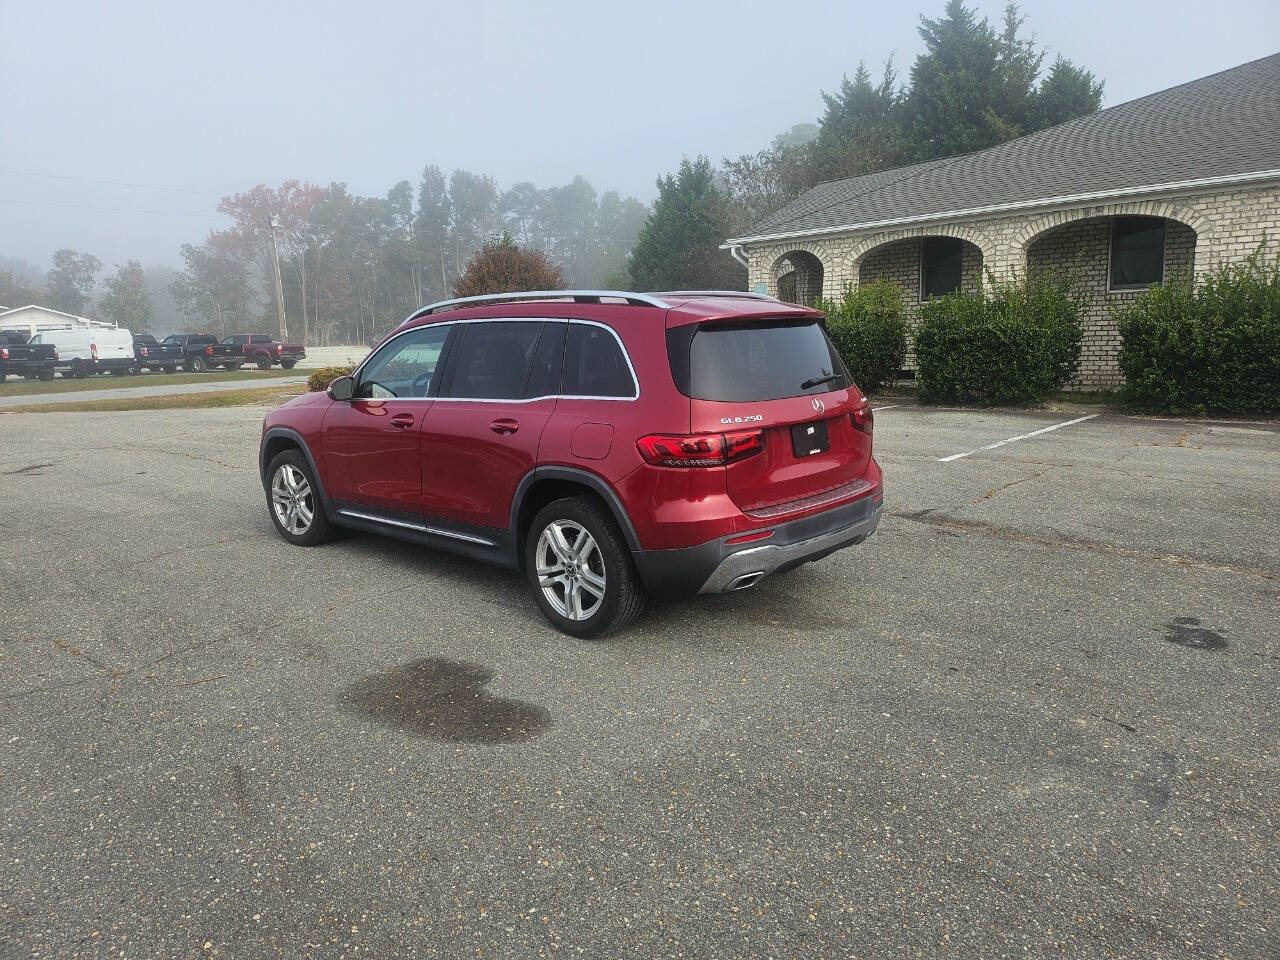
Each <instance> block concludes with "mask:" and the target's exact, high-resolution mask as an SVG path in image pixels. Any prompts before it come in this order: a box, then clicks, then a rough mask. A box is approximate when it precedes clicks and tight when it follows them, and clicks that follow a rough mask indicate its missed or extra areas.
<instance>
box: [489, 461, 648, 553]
mask: <svg viewBox="0 0 1280 960" xmlns="http://www.w3.org/2000/svg"><path fill="white" fill-rule="evenodd" d="M539 480H572V481H574V482H575V483H581V484H582V485H583V486H586V487H590V488H591V490H592V491H594V492H595V493H597V494H599V495H600V498H601V499H602V500H604V502H605V504H606V505H607V506H608V508H609V512H610V513H612V514H613V518H614V520H616V521H617V522H618V526H619V527H621V528H622V536H623V537H624V538H625V539H626V541H627V548H628V549H630V550H631V551H632V552H635V551H637V550H640V549H642V548H641V546H640V538H639V537H637V536H636V528H635V526H634V525H633V524H632V523H631V517H630V516H629V515H628V514H627V508H626V507H624V506H623V505H622V500H621V499H619V497H618V495H617V494H616V493H615V492H614V490H613V488H612V487H611V486H609V484H608V483H607V482H606V481H605V480H604V478H603V477H601V476H600V475H599V474H596V473H592V472H591V471H590V470H583V469H582V468H580V467H559V466H547V467H534V468H533V469H532V470H530V471H529V472H528V473H526V474H525V475H524V476H523V477H522V478H521V480H520V483H519V484H518V485H517V486H516V493H515V496H514V497H513V498H512V500H511V530H512V532H515V533H519V522H520V508H521V507H522V506H523V505H524V498H525V497H526V496H527V495H528V493H529V488H530V487H532V486H533V485H534V484H535V483H537V482H538V481H539Z"/></svg>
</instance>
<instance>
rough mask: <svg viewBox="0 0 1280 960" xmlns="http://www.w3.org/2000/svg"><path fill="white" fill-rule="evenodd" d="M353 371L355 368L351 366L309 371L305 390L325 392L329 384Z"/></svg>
mask: <svg viewBox="0 0 1280 960" xmlns="http://www.w3.org/2000/svg"><path fill="white" fill-rule="evenodd" d="M354 369H355V366H354V365H352V364H348V365H346V366H343V367H320V368H319V369H318V370H313V371H311V376H309V377H307V389H308V390H312V391H315V390H327V389H328V387H329V384H331V383H333V381H335V380H337V379H338V378H339V377H345V376H346V375H347V374H349V373H350V372H351V371H352V370H354Z"/></svg>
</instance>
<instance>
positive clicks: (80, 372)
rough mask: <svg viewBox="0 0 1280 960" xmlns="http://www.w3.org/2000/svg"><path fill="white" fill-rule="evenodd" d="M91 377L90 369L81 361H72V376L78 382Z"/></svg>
mask: <svg viewBox="0 0 1280 960" xmlns="http://www.w3.org/2000/svg"><path fill="white" fill-rule="evenodd" d="M88 375H89V371H88V369H86V367H85V365H84V364H83V363H81V362H80V361H79V360H72V361H71V376H72V377H74V378H75V379H77V380H83V379H84V378H85V377H87V376H88Z"/></svg>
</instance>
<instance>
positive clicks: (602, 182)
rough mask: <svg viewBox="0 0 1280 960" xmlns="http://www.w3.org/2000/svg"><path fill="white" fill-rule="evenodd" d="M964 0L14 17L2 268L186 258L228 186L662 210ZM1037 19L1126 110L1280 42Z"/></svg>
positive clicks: (1140, 19)
mask: <svg viewBox="0 0 1280 960" xmlns="http://www.w3.org/2000/svg"><path fill="white" fill-rule="evenodd" d="M943 3H944V0H916V3H906V4H901V3H887V2H884V0H877V2H874V3H870V2H843V3H805V2H800V3H790V4H788V3H782V4H780V3H778V2H777V0H770V2H754V0H735V2H731V3H730V2H725V3H719V2H714V3H713V2H709V0H705V2H704V0H697V2H695V0H684V2H668V0H642V2H640V3H635V2H632V3H626V4H619V5H618V6H617V7H616V8H614V7H611V5H610V4H609V3H607V2H600V0H596V2H591V3H586V2H576V0H575V2H568V0H566V2H554V0H547V2H543V3H534V2H528V0H467V2H464V3H450V4H441V3H433V2H423V0H402V2H386V0H359V2H346V3H328V2H324V0H310V2H305V3H294V2H284V0H275V2H270V3H266V2H262V0H255V2H249V3H246V2H239V0H220V2H217V3H201V4H194V3H186V2H176V3H174V2H156V3H135V2H129V0H112V2H109V3H102V2H96V0H95V2H92V3H64V2H57V0H27V2H21V3H19V2H14V0H0V36H3V37H4V38H5V44H4V53H3V55H2V56H0V90H3V101H4V105H5V108H4V111H3V114H2V116H3V122H0V255H7V256H15V257H21V258H23V259H26V260H29V261H32V262H33V263H36V264H37V265H39V266H41V267H42V268H43V267H44V266H45V265H47V262H48V258H49V256H50V254H51V253H52V252H53V250H55V249H56V248H58V247H63V246H69V247H73V248H76V249H78V250H83V251H87V252H90V253H94V254H96V255H97V256H98V257H99V258H101V259H102V260H103V262H104V263H105V264H106V265H107V268H108V269H112V268H113V266H114V265H115V264H117V263H120V262H123V261H124V260H126V259H128V258H130V257H133V258H138V259H141V260H142V261H143V262H144V263H146V264H155V263H165V264H172V265H175V266H176V265H179V264H180V257H179V253H178V247H179V245H180V244H181V243H183V242H185V241H199V240H201V239H202V238H203V237H204V236H205V234H206V233H207V232H208V231H209V229H210V228H213V227H217V226H219V225H220V224H221V220H220V218H219V217H218V216H217V215H216V213H214V212H213V210H214V207H215V206H216V204H217V201H218V197H219V196H221V195H222V194H225V193H229V192H234V191H240V190H244V189H247V188H249V187H252V186H253V185H254V184H257V183H267V184H273V185H274V184H278V183H279V182H280V181H282V180H285V179H288V178H298V179H302V180H309V181H312V182H315V183H319V184H327V183H329V182H330V181H334V180H337V181H343V182H345V183H347V184H348V186H349V187H350V188H351V189H352V190H353V191H355V192H357V193H363V194H376V195H382V194H384V193H385V192H386V191H387V189H388V188H389V187H390V186H391V185H392V184H394V183H395V182H396V181H398V180H401V179H408V180H410V181H412V182H414V183H415V185H416V182H417V179H418V175H419V173H420V171H421V169H422V167H423V165H424V164H427V163H435V164H438V165H439V166H440V167H442V168H443V169H445V170H446V171H449V170H451V169H453V168H454V167H465V168H467V169H470V170H473V171H476V172H479V173H488V174H490V175H492V176H494V177H496V178H497V179H498V182H499V186H501V187H506V186H509V185H510V184H511V183H513V182H515V181H517V180H532V181H534V182H535V183H537V184H538V185H539V186H549V185H552V184H559V183H564V182H566V181H568V180H569V179H571V178H572V177H573V176H574V175H575V174H579V173H580V174H583V175H584V176H586V177H587V178H588V179H589V180H591V182H592V183H593V184H594V185H595V187H596V189H597V191H599V192H603V191H605V190H607V189H616V190H619V191H621V192H623V193H624V194H626V193H630V194H633V195H635V196H637V197H639V198H640V199H642V200H645V201H648V200H651V199H652V197H653V194H654V192H655V191H654V187H653V181H654V178H655V177H657V176H658V175H660V174H662V173H663V172H665V171H668V170H670V169H672V168H673V167H674V166H675V165H676V164H678V163H679V161H680V158H681V156H683V155H696V154H698V153H705V154H707V155H708V156H710V157H711V158H712V159H713V160H719V159H720V158H721V157H724V156H726V155H734V156H736V155H738V154H740V153H746V152H754V151H756V150H758V149H760V148H762V147H764V146H766V145H767V144H768V142H769V140H770V139H771V138H772V137H773V136H774V134H776V133H778V132H780V131H783V130H786V129H787V128H789V127H790V126H791V125H792V124H794V123H798V122H801V121H806V120H813V119H816V117H817V115H818V113H819V111H820V108H821V99H820V96H819V91H820V90H822V89H827V90H830V89H833V88H834V87H835V86H836V85H838V83H839V82H840V76H841V74H842V73H846V72H848V73H852V71H853V69H854V67H855V66H856V64H857V62H858V61H859V60H866V61H868V62H869V63H871V64H873V65H878V64H879V63H881V62H882V61H883V60H884V59H885V58H886V57H888V56H890V55H893V56H894V57H895V58H896V60H897V62H898V64H899V66H900V68H901V74H902V76H903V78H904V79H905V75H906V73H907V71H908V70H909V68H910V65H911V61H912V60H913V58H914V57H915V55H916V53H917V52H918V51H919V50H920V40H919V37H918V35H917V33H916V27H917V24H918V15H919V13H925V14H927V15H929V16H931V17H935V16H938V15H939V14H940V13H941V11H942V7H943ZM976 6H978V7H979V8H980V9H981V10H982V11H983V12H985V13H986V14H988V15H989V16H991V17H992V19H993V20H998V19H999V16H1000V13H1001V10H1002V9H1003V4H1001V3H998V2H987V0H984V2H980V3H977V4H976ZM1022 6H1023V11H1024V13H1025V14H1026V16H1027V28H1028V29H1029V30H1030V31H1032V32H1034V33H1035V35H1036V37H1037V39H1038V40H1039V42H1040V43H1042V44H1043V45H1044V46H1046V47H1047V48H1048V49H1049V51H1050V59H1052V57H1053V56H1054V55H1056V54H1058V53H1061V54H1063V55H1064V56H1066V57H1068V58H1069V59H1071V60H1073V61H1075V62H1076V63H1077V64H1080V65H1082V66H1084V67H1087V68H1088V69H1090V70H1092V71H1094V73H1096V74H1097V75H1098V76H1099V77H1101V78H1102V79H1104V80H1105V81H1106V100H1105V104H1106V105H1112V104H1116V103H1121V102H1123V101H1125V100H1129V99H1132V98H1134V97H1137V96H1142V95H1143V94H1147V93H1151V92H1153V91H1156V90H1159V89H1162V88H1164V87H1168V86H1171V85H1173V84H1177V83H1181V82H1184V81H1187V80H1192V79H1195V78H1196V77H1200V76H1203V75H1205V74H1208V73H1213V72H1214V71H1217V70H1221V69H1224V68H1226V67H1230V66H1234V65H1236V64H1239V63H1243V62H1245V61H1248V60H1252V59H1255V58H1257V57H1260V56H1265V55H1267V54H1270V53H1274V52H1276V50H1277V49H1280V4H1278V3H1276V2H1275V0H1235V2H1231V0H1228V2H1218V3H1205V2H1204V0H1195V2H1188V0H1139V2H1124V0H1071V2H1050V0H1027V2H1025V3H1024V4H1023V5H1022ZM55 175H56V176H55ZM61 178H68V179H61ZM71 178H83V180H78V179H71ZM85 180H88V181H116V182H117V183H119V184H134V185H142V186H122V185H116V184H109V183H94V182H84V181H85ZM144 187H151V188H155V187H166V188H170V189H164V190H162V189H145V188H144Z"/></svg>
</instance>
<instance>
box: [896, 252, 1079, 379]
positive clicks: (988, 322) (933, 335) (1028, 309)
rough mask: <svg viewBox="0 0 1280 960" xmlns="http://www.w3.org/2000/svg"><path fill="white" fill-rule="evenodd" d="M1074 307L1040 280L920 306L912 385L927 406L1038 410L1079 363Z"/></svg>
mask: <svg viewBox="0 0 1280 960" xmlns="http://www.w3.org/2000/svg"><path fill="white" fill-rule="evenodd" d="M1083 335H1084V332H1083V330H1082V328H1081V325H1080V305H1079V303H1077V302H1076V300H1075V299H1074V298H1073V297H1072V296H1071V294H1070V292H1069V290H1068V287H1067V285H1066V284H1065V283H1063V282H1061V281H1058V280H1055V279H1052V278H1048V277H1043V278H1039V279H1036V280H1031V281H1022V282H1017V283H1004V284H994V285H992V286H990V287H986V288H983V289H981V290H979V291H978V292H976V293H970V292H963V291H962V292H959V293H952V294H948V295H947V296H944V297H937V298H935V299H932V300H929V301H927V302H925V303H923V304H921V306H920V324H919V326H918V327H917V328H916V333H915V352H916V364H917V371H916V379H917V382H918V384H919V388H920V399H921V400H922V401H923V402H925V403H1039V402H1042V401H1044V400H1047V399H1049V398H1050V397H1052V396H1053V395H1054V394H1055V393H1057V392H1058V391H1059V390H1061V389H1062V388H1063V387H1064V386H1065V385H1066V384H1067V382H1068V381H1069V380H1070V379H1071V378H1072V376H1073V375H1074V374H1075V371H1076V367H1077V366H1078V365H1079V363H1080V344H1081V340H1082V339H1083Z"/></svg>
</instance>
